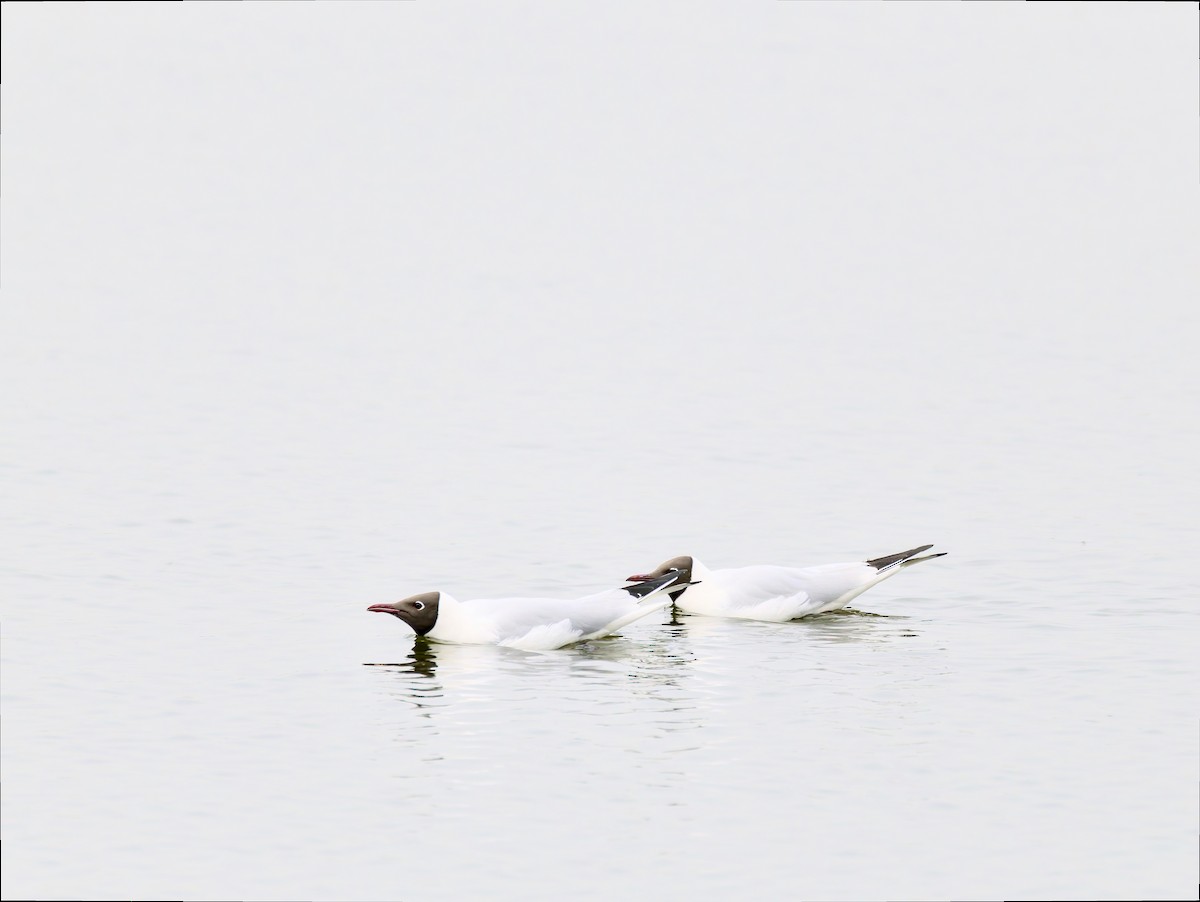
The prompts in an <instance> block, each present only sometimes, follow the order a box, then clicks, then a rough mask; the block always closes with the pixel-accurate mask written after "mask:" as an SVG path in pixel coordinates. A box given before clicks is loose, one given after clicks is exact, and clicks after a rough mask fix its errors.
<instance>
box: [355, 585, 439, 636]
mask: <svg viewBox="0 0 1200 902" xmlns="http://www.w3.org/2000/svg"><path fill="white" fill-rule="evenodd" d="M441 599H442V593H441V592H422V593H421V594H420V595H410V596H409V597H408V598H405V599H403V600H401V601H397V602H393V603H391V604H373V605H371V606H370V607H369V608H367V610H368V611H377V612H379V613H380V614H391V615H392V616H393V617H399V618H400V619H401V620H403V621H404V622H405V623H407V624H408V625H409V626H411V627H412V628H413V632H415V633H416V634H417V635H418V636H424V635H425V634H426V633H428V632H429V631H430V630H431V629H433V627H434V624H436V623H437V618H438V602H439V601H441Z"/></svg>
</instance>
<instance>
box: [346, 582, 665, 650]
mask: <svg viewBox="0 0 1200 902" xmlns="http://www.w3.org/2000/svg"><path fill="white" fill-rule="evenodd" d="M681 578H682V577H681V576H680V574H679V573H674V572H673V573H669V574H664V575H662V576H660V577H648V578H647V579H646V580H644V581H639V582H640V584H639V585H635V586H624V587H622V588H620V589H608V590H606V591H604V592H597V593H596V594H594V595H588V596H585V597H584V598H576V599H571V600H563V599H558V598H477V599H473V600H471V601H459V600H458V599H456V598H453V597H451V596H450V595H448V594H446V593H445V592H423V593H421V594H420V595H412V596H410V597H408V598H405V599H403V600H401V601H397V602H395V603H393V604H373V605H371V606H370V607H369V608H367V610H368V611H378V612H380V613H383V614H391V615H393V616H395V617H399V618H400V619H401V620H403V621H404V622H405V623H407V624H408V625H409V626H410V627H412V628H413V631H414V632H415V633H416V634H417V635H418V636H428V637H429V638H430V639H436V640H437V641H439V642H456V643H460V644H464V645H505V646H508V647H510V648H523V649H527V650H547V649H551V648H561V647H562V646H564V645H569V644H570V643H572V642H582V641H584V640H587V639H598V638H600V637H601V636H608V635H610V634H612V633H615V632H616V631H617V630H619V629H620V628H621V627H623V626H626V625H628V624H630V623H633V622H634V621H635V620H640V619H641V618H642V617H645V616H646V615H648V614H653V613H654V612H655V611H661V610H662V609H663V608H665V607H667V606H668V605H670V604H671V596H670V595H668V594H667V593H666V591H665V589H666V588H667V587H668V586H671V585H673V584H675V583H677V582H678V581H679V580H680V579H681Z"/></svg>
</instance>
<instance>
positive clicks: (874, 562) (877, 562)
mask: <svg viewBox="0 0 1200 902" xmlns="http://www.w3.org/2000/svg"><path fill="white" fill-rule="evenodd" d="M932 547H933V545H932V544H929V545H921V546H920V547H918V548H910V549H908V551H901V552H899V553H897V554H888V555H885V556H884V557H877V558H872V559H871V560H869V561H867V563H868V564H870V565H871V566H872V567H874V568H875V569H876V570H883V569H884V568H885V567H891V566H894V565H895V564H899V563H902V562H904V561H907V560H908V559H909V558H911V557H913V556H915V555H918V554H920V553H921V552H922V551H928V550H929V549H930V548H932ZM945 553H946V552H944V551H943V552H940V553H938V554H931V555H929V557H941V556H942V555H943V554H945Z"/></svg>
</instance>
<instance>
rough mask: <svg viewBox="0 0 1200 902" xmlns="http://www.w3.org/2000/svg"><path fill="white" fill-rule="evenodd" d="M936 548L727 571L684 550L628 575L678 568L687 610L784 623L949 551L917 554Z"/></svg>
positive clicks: (841, 603) (638, 578) (640, 577)
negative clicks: (845, 560)
mask: <svg viewBox="0 0 1200 902" xmlns="http://www.w3.org/2000/svg"><path fill="white" fill-rule="evenodd" d="M932 547H933V546H932V545H922V546H921V547H919V548H910V549H909V550H908V551H901V552H900V553H899V554H889V555H885V556H884V557H877V558H873V559H871V560H868V561H854V562H851V563H846V564H821V565H819V566H816V567H774V566H766V565H764V566H754V567H737V568H733V569H728V570H709V569H708V568H707V567H705V566H704V565H703V564H702V563H700V561H698V560H696V559H695V558H694V557H691V556H690V555H683V556H681V557H675V558H671V559H670V560H669V561H664V562H663V563H662V564H659V565H658V567H656V568H655V569H653V570H651V571H650V572H649V573H640V574H635V575H634V576H631V577H629V580H631V581H634V582H636V583H639V584H642V585H646V584H649V583H652V582H654V581H655V580H659V579H662V578H663V577H665V576H668V575H670V574H672V573H675V574H678V576H679V580H678V582H676V583H674V584H672V585H670V586H668V587H667V592H668V593H669V594H671V595H672V596H673V598H674V601H675V605H676V606H677V607H678V608H680V609H681V610H683V611H687V612H689V613H692V614H708V615H710V616H714V617H741V618H744V619H746V620H772V621H776V622H782V621H785V620H796V619H797V618H800V617H807V616H809V615H811V614H823V613H825V612H826V611H836V610H838V609H839V608H844V607H845V606H846V605H847V604H849V603H850V602H851V601H852V600H853V599H855V598H857V597H858V596H859V595H861V594H862V593H863V592H865V591H867V589H869V588H871V586H874V585H875V584H877V583H880V582H883V581H884V580H885V579H887V578H888V577H889V576H893V575H895V574H896V573H899V572H900V571H901V570H903V569H904V568H906V567H911V566H912V565H913V564H918V563H920V562H921V561H928V560H932V559H933V558H935V557H942V555H944V554H945V552H941V553H938V554H927V555H925V556H924V557H917V555H919V554H921V552H923V551H928V550H929V549H930V548H932Z"/></svg>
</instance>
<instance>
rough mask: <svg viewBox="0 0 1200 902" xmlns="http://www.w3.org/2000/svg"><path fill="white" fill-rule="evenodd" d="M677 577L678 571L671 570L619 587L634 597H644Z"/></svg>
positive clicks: (667, 584)
mask: <svg viewBox="0 0 1200 902" xmlns="http://www.w3.org/2000/svg"><path fill="white" fill-rule="evenodd" d="M678 579H679V573H678V571H675V570H672V571H671V572H670V573H666V574H664V575H662V576H656V577H655V578H654V579H646V580H642V581H641V582H637V583H634V584H633V585H632V586H621V588H622V589H624V590H625V591H626V592H628V593H629V594H630V595H632V596H633V597H634V598H645V597H646V596H647V595H649V594H650V593H651V592H654V591H656V590H658V589H661V588H662V587H663V586H669V585H671V583H673V582H675V581H676V580H678Z"/></svg>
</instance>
